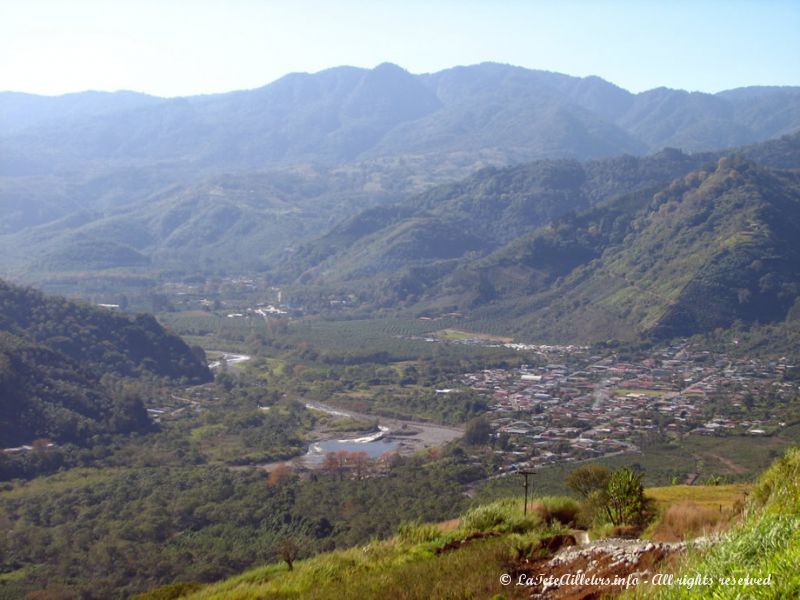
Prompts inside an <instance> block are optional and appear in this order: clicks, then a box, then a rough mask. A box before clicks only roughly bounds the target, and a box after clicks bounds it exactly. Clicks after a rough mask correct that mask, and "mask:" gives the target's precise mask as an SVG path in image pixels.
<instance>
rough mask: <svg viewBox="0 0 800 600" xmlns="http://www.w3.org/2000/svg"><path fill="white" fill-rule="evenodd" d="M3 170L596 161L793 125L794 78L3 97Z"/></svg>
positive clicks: (494, 76)
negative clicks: (403, 158) (630, 86)
mask: <svg viewBox="0 0 800 600" xmlns="http://www.w3.org/2000/svg"><path fill="white" fill-rule="evenodd" d="M0 108H2V109H3V111H2V112H4V113H5V112H7V113H8V114H9V115H10V116H11V117H13V116H14V115H17V114H19V113H21V112H25V113H26V114H27V118H26V119H25V120H23V121H22V122H20V121H17V120H13V119H12V118H10V117H9V118H8V120H7V121H6V120H4V121H3V122H2V124H1V125H2V129H0V135H2V136H3V137H2V138H0V139H2V146H3V147H4V148H5V149H6V150H5V153H6V156H5V157H4V159H5V160H4V161H3V162H4V171H5V173H6V174H14V175H20V174H23V173H28V174H33V173H37V172H38V173H40V174H41V173H48V172H49V173H52V172H54V170H55V169H57V168H58V167H59V166H61V167H65V166H73V167H74V166H77V165H79V164H82V163H83V164H94V163H97V162H98V161H102V162H106V161H112V162H115V163H119V164H123V163H126V162H127V163H129V164H132V163H137V164H141V163H142V162H143V161H145V162H159V161H179V162H193V163H196V164H198V165H203V166H204V168H219V167H224V168H226V169H253V168H260V167H263V166H264V165H269V164H273V165H274V164H279V163H280V164H290V163H300V162H307V161H318V162H323V163H327V164H335V163H343V162H349V161H353V160H363V159H365V158H370V157H373V158H374V157H377V156H400V155H418V154H426V155H431V154H433V155H435V154H453V153H457V154H463V153H475V152H478V151H492V152H499V153H500V154H501V155H503V156H505V158H506V160H510V161H515V162H519V161H523V160H533V159H537V158H552V157H573V158H580V159H586V158H593V157H599V156H610V155H615V154H621V153H623V152H632V153H643V152H646V151H648V150H650V151H652V150H658V149H660V148H662V147H664V146H676V147H680V148H682V149H685V150H692V151H696V150H709V149H713V148H718V147H725V146H733V145H741V144H745V143H752V142H757V141H762V140H765V139H768V138H771V137H777V136H780V135H783V134H786V133H790V132H792V131H794V130H796V129H797V128H798V127H800V92H798V90H797V89H796V88H768V87H762V88H745V89H742V90H731V91H728V92H724V93H720V94H703V93H688V92H685V91H682V90H671V89H667V88H658V89H654V90H650V91H647V92H642V93H640V94H632V93H630V92H627V91H625V90H623V89H621V88H619V87H617V86H615V85H613V84H611V83H609V82H606V81H604V80H602V79H600V78H599V77H586V78H579V77H570V76H567V75H562V74H559V73H551V72H547V71H533V70H528V69H524V68H521V67H513V66H510V65H501V64H494V63H483V64H479V65H472V66H467V67H456V68H453V69H447V70H444V71H440V72H437V73H432V74H425V75H412V74H411V73H409V72H407V71H405V70H404V69H402V68H401V67H398V66H396V65H393V64H389V63H384V64H381V65H378V66H377V67H375V68H374V69H360V68H354V67H336V68H332V69H328V70H325V71H321V72H319V73H314V74H307V73H293V74H290V75H286V76H285V77H282V78H281V79H279V80H277V81H275V82H273V83H270V84H269V85H266V86H264V87H262V88H259V89H255V90H249V91H238V92H231V93H227V94H217V95H212V96H195V97H187V98H175V99H169V100H163V99H154V98H149V97H147V96H143V95H135V94H130V93H117V94H107V95H101V94H90V93H87V94H72V95H67V96H63V97H60V98H55V99H43V98H39V97H36V96H26V95H22V94H4V95H2V96H0Z"/></svg>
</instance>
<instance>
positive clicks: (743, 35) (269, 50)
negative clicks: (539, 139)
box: [0, 0, 800, 96]
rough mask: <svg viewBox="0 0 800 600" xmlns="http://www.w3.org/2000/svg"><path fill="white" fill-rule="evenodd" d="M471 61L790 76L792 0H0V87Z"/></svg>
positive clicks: (636, 72) (220, 82)
mask: <svg viewBox="0 0 800 600" xmlns="http://www.w3.org/2000/svg"><path fill="white" fill-rule="evenodd" d="M485 61H494V62H501V63H509V64H514V65H519V66H523V67H527V68H532V69H543V70H548V71H557V72H560V73H566V74H569V75H575V76H587V75H597V76H600V77H602V78H603V79H606V80H608V81H611V82H613V83H615V84H617V85H619V86H621V87H623V88H625V89H628V90H630V91H633V92H640V91H644V90H647V89H651V88H654V87H659V86H666V87H672V88H680V89H687V90H693V91H694V90H699V91H705V92H717V91H720V90H724V89H730V88H734V87H741V86H746V85H800V0H727V1H725V0H660V1H656V0H527V1H523V0H403V1H396V0H371V1H370V0H328V1H324V0H316V1H312V0H280V1H279V0H0V90H3V91H20V92H29V93H36V94H46V95H57V94H63V93H69V92H78V91H84V90H102V91H115V90H120V89H126V90H134V91H139V92H146V93H149V94H153V95H158V96H187V95H195V94H202V93H218V92H226V91H231V90H237V89H252V88H256V87H260V86H262V85H265V84H267V83H269V82H271V81H274V80H275V79H278V78H280V77H281V76H283V75H285V74H287V73H292V72H316V71H320V70H323V69H326V68H330V67H335V66H339V65H353V66H359V67H366V68H372V67H374V66H376V65H378V64H380V63H382V62H393V63H395V64H398V65H400V66H402V67H404V68H405V69H407V70H409V71H410V72H412V73H427V72H434V71H439V70H441V69H446V68H449V67H453V66H457V65H468V64H475V63H480V62H485Z"/></svg>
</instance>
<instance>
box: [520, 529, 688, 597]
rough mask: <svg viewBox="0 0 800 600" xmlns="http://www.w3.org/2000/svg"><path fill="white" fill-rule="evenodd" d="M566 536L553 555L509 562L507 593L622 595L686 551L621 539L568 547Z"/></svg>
mask: <svg viewBox="0 0 800 600" xmlns="http://www.w3.org/2000/svg"><path fill="white" fill-rule="evenodd" d="M569 537H571V536H567V538H566V539H565V540H563V541H564V542H565V543H566V544H567V546H562V547H561V548H560V550H559V551H558V552H557V553H556V554H555V556H553V557H551V558H545V559H540V560H535V561H530V562H526V561H523V562H519V563H517V564H515V565H514V568H513V569H512V570H511V572H510V573H509V574H510V575H511V577H512V580H511V584H510V586H509V588H507V589H508V591H509V592H511V594H509V595H510V597H513V598H531V599H536V600H545V599H547V600H588V599H595V598H596V599H599V598H604V597H608V596H613V595H617V594H621V593H622V592H624V591H625V590H626V589H627V588H629V587H633V586H641V585H646V584H647V582H649V581H650V578H651V577H652V576H653V575H655V574H656V573H668V572H671V571H672V570H673V569H674V567H675V564H676V562H677V560H678V559H679V557H680V556H681V554H683V552H684V551H685V549H686V544H685V543H654V542H647V541H643V540H625V539H607V540H601V541H597V542H591V543H589V544H586V545H581V546H573V545H572V543H571V542H572V540H569ZM573 539H574V538H573ZM558 541H561V540H554V543H555V542H558ZM512 587H513V590H512V589H511V588H512Z"/></svg>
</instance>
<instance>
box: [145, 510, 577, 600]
mask: <svg viewBox="0 0 800 600" xmlns="http://www.w3.org/2000/svg"><path fill="white" fill-rule="evenodd" d="M571 502H572V501H571V500H569V499H564V498H542V499H538V500H536V501H535V502H534V504H539V505H542V506H549V507H550V508H551V509H552V510H553V511H557V510H559V509H563V508H564V507H565V506H569V505H570V503H571ZM563 531H565V529H564V528H563V527H561V526H559V525H557V524H555V525H553V526H547V525H545V524H544V522H543V521H542V520H541V519H540V518H539V517H538V516H537V515H533V516H530V515H529V516H528V517H525V516H524V515H523V514H522V500H521V498H506V499H503V500H500V501H497V502H494V503H492V504H489V505H486V506H481V507H478V508H476V509H473V510H470V511H468V512H467V513H465V514H464V515H462V517H461V519H459V520H458V521H457V524H456V523H455V522H453V521H449V522H447V523H444V524H424V523H418V522H412V523H404V524H402V525H400V526H399V528H398V531H397V535H395V536H394V537H393V538H391V539H388V540H384V541H377V540H376V541H372V542H370V543H369V544H366V545H364V546H360V547H356V548H350V549H347V550H336V551H333V552H328V553H325V554H320V555H318V556H315V557H313V558H309V559H306V560H300V561H297V562H295V563H294V568H293V570H291V571H290V570H288V568H287V567H286V565H285V564H283V563H276V564H270V565H265V566H263V567H259V568H256V569H253V570H251V571H248V572H246V573H244V574H242V575H239V576H237V577H234V578H231V579H228V580H226V581H223V582H220V583H217V584H212V585H209V586H207V587H205V588H203V589H201V590H198V591H196V592H195V593H193V594H191V595H189V596H186V597H188V598H191V599H193V600H222V599H225V600H228V599H230V600H255V599H279V598H280V599H284V598H303V599H313V600H334V599H336V600H338V599H340V598H364V599H367V598H397V599H401V600H423V599H425V600H427V599H432V598H440V599H449V598H452V599H456V598H490V597H492V596H493V595H495V594H499V593H504V592H506V593H507V591H508V590H507V588H503V586H502V585H501V584H500V582H499V575H500V574H502V573H504V572H506V571H507V568H508V564H509V560H512V559H514V558H515V557H517V558H518V557H519V556H521V555H528V554H530V553H533V552H538V553H541V552H542V549H541V543H540V542H539V540H540V539H541V538H542V537H545V536H548V535H552V534H553V533H558V532H563ZM465 539H466V540H467V541H465V542H461V541H459V540H465ZM448 543H451V545H452V547H449V546H446V544H448ZM158 593H159V589H156V590H153V591H152V592H151V593H150V595H148V594H143V595H141V596H140V598H141V599H142V600H146V599H148V598H151V599H153V598H158V597H159V596H158V595H157V594H158ZM182 597H183V596H182Z"/></svg>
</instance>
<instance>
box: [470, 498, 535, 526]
mask: <svg viewBox="0 0 800 600" xmlns="http://www.w3.org/2000/svg"><path fill="white" fill-rule="evenodd" d="M541 523H542V520H541V518H537V517H534V516H527V517H526V516H523V515H522V514H521V511H520V509H519V501H518V500H515V499H506V500H499V501H498V502H493V503H492V504H486V505H484V506H479V507H478V508H474V509H472V510H470V511H469V512H467V513H466V514H465V515H464V516H463V517H462V519H461V525H462V527H463V528H464V529H465V530H467V531H501V532H515V533H524V532H526V531H530V530H531V529H534V528H536V527H538V526H539V525H540V524H541Z"/></svg>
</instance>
